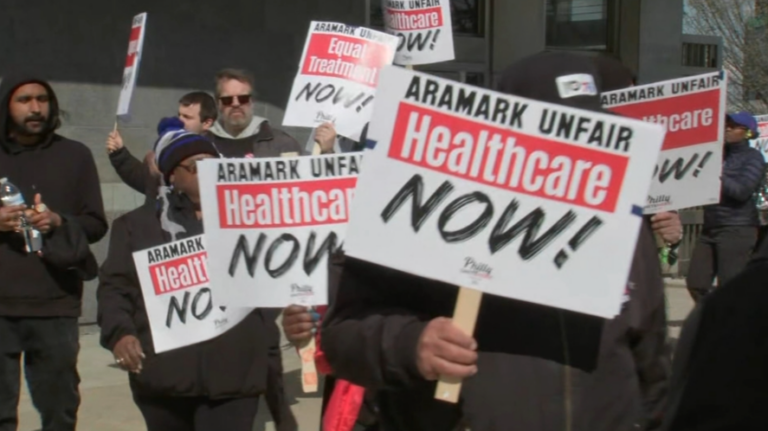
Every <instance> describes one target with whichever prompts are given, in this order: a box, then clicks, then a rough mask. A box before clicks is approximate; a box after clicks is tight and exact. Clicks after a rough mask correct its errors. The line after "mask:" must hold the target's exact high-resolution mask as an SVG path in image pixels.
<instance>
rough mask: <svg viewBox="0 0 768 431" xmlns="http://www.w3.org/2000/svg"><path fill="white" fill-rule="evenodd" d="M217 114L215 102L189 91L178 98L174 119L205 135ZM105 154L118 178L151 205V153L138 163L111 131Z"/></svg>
mask: <svg viewBox="0 0 768 431" xmlns="http://www.w3.org/2000/svg"><path fill="white" fill-rule="evenodd" d="M217 115H218V113H217V111H216V102H215V101H214V100H213V97H211V96H210V95H209V94H208V93H205V92H203V91H193V92H191V93H187V94H185V95H184V96H182V97H181V99H179V111H178V118H179V120H180V121H181V122H182V123H183V124H184V128H185V129H186V130H188V131H190V132H192V133H198V134H199V133H205V132H206V131H207V130H208V129H210V128H211V126H212V125H213V123H214V122H215V121H216V117H217ZM107 153H108V154H109V161H110V163H112V167H114V168H115V171H116V172H117V175H118V176H119V177H120V179H121V180H123V182H124V183H125V184H126V185H128V186H129V187H130V188H132V189H134V190H136V191H137V192H139V193H141V194H143V195H145V196H146V200H145V202H152V201H153V200H154V198H155V192H156V191H157V185H158V179H159V178H160V171H158V169H157V166H155V162H154V155H155V153H154V151H153V150H149V151H148V152H147V154H146V155H145V156H144V161H143V162H142V161H141V160H139V159H138V158H136V156H134V155H133V154H131V152H130V151H129V150H128V148H126V147H125V145H124V144H123V138H122V136H121V135H120V132H118V131H117V130H114V131H113V132H112V133H110V134H109V137H108V138H107Z"/></svg>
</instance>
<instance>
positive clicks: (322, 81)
mask: <svg viewBox="0 0 768 431" xmlns="http://www.w3.org/2000/svg"><path fill="white" fill-rule="evenodd" d="M396 47H397V38H396V37H394V36H392V35H389V34H386V33H382V32H379V31H375V30H370V29H367V28H364V27H353V26H348V25H345V24H339V23H335V22H318V21H312V23H310V27H309V34H308V35H307V41H306V43H305V44H304V54H303V55H302V56H301V64H300V67H299V72H298V74H297V75H296V78H295V79H294V81H293V89H292V90H291V97H290V99H289V100H288V106H287V108H286V110H285V116H284V118H283V125H284V126H299V127H317V126H319V125H320V124H322V123H326V122H330V123H333V124H334V127H335V128H336V133H338V134H339V135H341V136H346V137H348V138H351V139H354V140H357V139H358V138H359V137H360V133H361V132H362V130H363V127H364V126H365V123H367V122H368V121H369V120H370V118H371V113H372V112H373V100H374V97H375V95H376V86H377V85H378V83H379V74H380V73H381V68H382V67H384V66H386V65H389V64H392V60H393V59H394V58H395V49H396Z"/></svg>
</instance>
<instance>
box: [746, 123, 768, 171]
mask: <svg viewBox="0 0 768 431" xmlns="http://www.w3.org/2000/svg"><path fill="white" fill-rule="evenodd" d="M755 119H756V120H757V128H758V129H760V136H758V137H757V139H752V140H751V141H749V143H750V144H751V145H752V147H753V148H757V149H758V150H760V154H762V155H763V158H764V159H765V161H766V162H768V115H759V116H756V117H755Z"/></svg>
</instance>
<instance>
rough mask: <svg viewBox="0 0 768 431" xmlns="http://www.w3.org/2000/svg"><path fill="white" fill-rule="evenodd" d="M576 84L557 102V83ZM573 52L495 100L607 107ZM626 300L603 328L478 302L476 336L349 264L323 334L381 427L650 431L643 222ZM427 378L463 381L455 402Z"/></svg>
mask: <svg viewBox="0 0 768 431" xmlns="http://www.w3.org/2000/svg"><path fill="white" fill-rule="evenodd" d="M565 76H573V77H574V78H573V79H578V80H580V84H582V85H579V87H580V88H581V89H582V90H580V91H581V92H580V93H579V94H564V90H563V89H562V88H561V87H559V86H558V85H557V79H558V78H560V77H565ZM600 85H601V82H600V78H599V75H598V74H597V71H596V68H595V66H594V64H593V63H592V61H591V60H589V59H587V58H585V57H584V56H581V55H577V54H572V53H566V52H553V53H543V54H537V55H534V56H531V57H528V58H525V59H522V60H520V61H519V62H517V63H515V64H514V65H512V66H511V67H510V68H508V69H507V70H505V71H504V72H503V74H502V76H501V79H500V85H499V90H500V91H501V92H503V93H507V94H512V95H516V96H520V97H526V98H530V99H534V100H540V101H545V102H550V103H557V104H561V105H565V106H570V107H575V108H581V109H588V110H592V111H596V112H604V110H603V108H602V106H601V103H600V97H599V93H598V91H599V89H600ZM638 235H639V237H638V241H637V246H636V250H635V255H634V260H633V262H632V268H631V271H630V274H629V276H628V282H627V285H626V294H625V298H626V302H625V303H624V307H623V309H622V311H621V313H620V314H619V316H617V317H616V318H614V319H612V320H609V321H606V320H605V319H600V318H597V317H593V316H587V315H583V314H579V313H573V312H569V311H566V310H561V309H555V308H551V307H545V306H540V305H535V304H531V303H527V302H524V301H517V300H512V299H507V298H502V297H498V296H493V295H485V296H484V298H483V301H482V305H481V310H480V314H479V316H478V320H477V325H476V328H475V333H474V337H473V336H469V335H467V334H465V333H464V332H463V331H461V330H460V329H458V328H457V327H455V326H454V325H453V324H452V323H451V321H450V319H448V318H446V316H450V315H451V314H452V312H453V308H454V305H455V301H456V295H457V292H458V287H456V286H454V285H450V284H447V283H442V282H437V281H434V280H428V279H424V278H420V277H416V276H414V275H411V274H407V273H404V272H401V271H397V270H394V269H391V268H385V267H382V266H379V265H375V264H372V263H369V262H365V261H362V260H359V259H354V258H352V257H349V256H347V257H346V259H345V262H344V267H343V272H342V274H341V275H340V281H339V286H338V292H337V294H336V297H335V302H334V303H333V304H332V305H331V307H330V309H329V312H328V314H327V315H326V316H325V319H324V321H323V324H322V328H321V334H320V335H321V339H322V350H323V353H324V355H325V359H327V362H328V365H329V366H330V368H331V369H332V371H333V375H334V376H335V377H337V378H338V379H344V380H346V381H349V382H351V383H353V384H355V385H359V386H362V387H365V388H366V391H372V392H375V397H376V400H375V401H376V406H377V408H378V410H377V415H378V421H379V427H380V429H382V430H398V431H456V430H467V429H471V430H473V431H494V430H502V429H503V430H506V429H521V430H541V431H549V430H552V431H554V430H572V431H619V430H621V431H624V430H634V429H640V430H649V429H654V428H655V427H657V426H658V425H660V421H661V412H662V411H663V408H664V404H665V399H666V387H667V378H668V368H669V357H668V346H667V343H666V340H667V338H666V329H667V328H666V309H665V302H664V289H663V283H662V279H661V270H660V267H659V260H658V258H657V256H656V249H655V241H654V239H653V235H652V233H651V229H650V226H649V224H648V223H647V222H644V223H643V224H642V225H641V228H640V231H639V232H638ZM438 375H443V376H446V377H449V378H465V380H464V381H463V384H462V388H461V399H460V402H459V403H457V404H448V403H444V402H442V401H439V400H436V399H435V397H434V394H435V383H434V381H435V380H436V379H437V377H438Z"/></svg>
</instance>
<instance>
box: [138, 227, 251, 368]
mask: <svg viewBox="0 0 768 431" xmlns="http://www.w3.org/2000/svg"><path fill="white" fill-rule="evenodd" d="M207 260H208V254H207V252H206V247H205V238H204V236H203V235H199V236H195V237H191V238H188V239H183V240H179V241H175V242H171V243H168V244H163V245H160V246H157V247H153V248H150V249H147V250H142V251H137V252H135V253H133V261H134V264H135V265H136V272H137V274H138V276H139V282H140V283H141V292H142V294H143V296H144V306H145V308H146V310H147V316H148V317H149V326H150V329H151V330H152V340H153V342H154V348H155V352H156V353H162V352H166V351H168V350H173V349H178V348H180V347H184V346H189V345H191V344H196V343H200V342H203V341H206V340H210V339H212V338H215V337H217V336H219V335H221V334H222V333H224V332H226V331H228V330H229V329H231V328H232V327H234V326H235V325H237V324H238V323H240V321H242V320H243V319H244V318H245V317H246V316H247V315H248V313H250V312H251V311H252V309H248V308H242V307H224V306H223V304H222V302H221V301H220V300H219V296H220V295H219V292H220V291H221V289H222V288H221V286H220V285H213V284H211V283H210V277H209V273H208V268H207Z"/></svg>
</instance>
